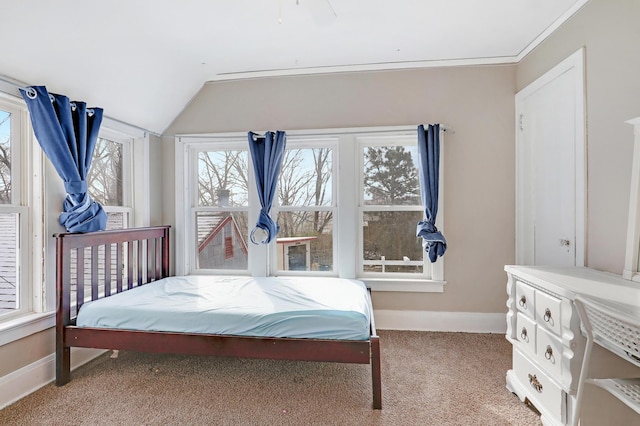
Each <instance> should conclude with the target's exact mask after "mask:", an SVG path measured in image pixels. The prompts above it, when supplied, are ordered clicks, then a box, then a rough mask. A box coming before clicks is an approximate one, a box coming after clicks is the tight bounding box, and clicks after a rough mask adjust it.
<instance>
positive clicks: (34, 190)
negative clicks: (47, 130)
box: [0, 93, 55, 345]
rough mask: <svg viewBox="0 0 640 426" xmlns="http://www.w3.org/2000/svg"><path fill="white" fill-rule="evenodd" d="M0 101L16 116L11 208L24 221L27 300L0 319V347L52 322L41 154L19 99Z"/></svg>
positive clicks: (22, 252) (6, 97)
mask: <svg viewBox="0 0 640 426" xmlns="http://www.w3.org/2000/svg"><path fill="white" fill-rule="evenodd" d="M0 101H1V102H2V103H3V104H5V105H7V106H8V107H10V108H11V109H13V110H14V111H15V112H17V113H18V116H19V119H18V120H19V123H18V125H19V127H20V135H19V138H20V147H21V149H20V150H19V152H16V157H14V159H15V158H17V159H18V160H17V162H18V164H20V176H18V177H17V178H18V188H17V190H18V191H20V192H21V194H20V198H21V200H20V203H19V204H20V206H17V207H15V208H17V209H18V210H20V211H21V212H22V215H23V217H24V218H27V221H28V223H27V225H26V226H25V227H24V228H22V229H21V240H20V253H19V256H20V258H21V260H20V268H21V271H20V274H21V285H23V286H24V287H23V290H26V295H27V297H28V301H27V303H26V304H27V306H26V308H25V310H21V311H19V312H16V313H15V314H7V315H3V317H2V320H0V345H4V344H7V343H10V342H13V341H15V340H18V339H21V338H24V337H26V336H28V335H30V334H33V333H37V332H40V331H42V330H45V329H47V328H50V327H51V326H52V325H54V324H55V321H54V313H53V312H52V310H49V309H48V307H47V304H46V300H45V298H44V295H45V294H46V290H45V286H44V283H45V280H44V257H43V251H44V238H45V237H44V232H45V231H44V223H43V220H42V218H43V202H44V201H43V189H44V183H43V165H44V162H43V154H42V151H41V149H40V147H39V145H38V144H37V141H36V139H35V137H34V136H33V130H32V128H31V122H30V119H29V115H28V110H27V106H26V105H25V104H24V102H23V101H22V99H20V98H18V97H15V96H11V95H7V94H5V93H0ZM12 127H13V126H12ZM13 130H14V129H13V128H12V131H13ZM25 165H27V167H24V166H25ZM54 306H55V304H54Z"/></svg>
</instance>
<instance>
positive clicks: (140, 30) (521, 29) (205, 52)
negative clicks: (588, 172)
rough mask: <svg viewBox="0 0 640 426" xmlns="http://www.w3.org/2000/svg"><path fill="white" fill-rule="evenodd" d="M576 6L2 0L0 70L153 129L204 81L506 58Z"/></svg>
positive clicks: (474, 1)
mask: <svg viewBox="0 0 640 426" xmlns="http://www.w3.org/2000/svg"><path fill="white" fill-rule="evenodd" d="M587 1H588V0H329V2H327V0H227V1H224V0H180V1H178V0H108V1H98V0H85V1H80V0H55V1H50V0H13V1H9V0H4V1H3V2H2V7H1V8H0V36H1V39H2V53H1V54H0V75H1V76H4V77H5V80H7V79H10V80H13V81H17V82H19V83H25V84H34V85H46V86H47V88H48V89H49V90H50V91H52V92H55V93H62V94H66V95H68V96H69V97H70V98H73V99H77V100H85V101H87V103H89V104H90V105H91V106H101V107H103V108H104V109H105V115H106V116H108V117H110V118H113V119H116V120H120V121H123V122H126V123H130V124H133V125H135V126H138V127H140V128H143V129H146V130H150V131H152V132H156V133H161V132H162V131H163V130H164V129H165V128H166V127H167V126H168V125H169V124H170V123H171V121H172V120H173V119H174V118H175V117H176V116H177V115H178V114H179V113H180V111H182V109H183V108H184V106H185V105H186V104H187V103H188V102H189V100H190V99H191V98H192V97H193V96H194V95H195V94H196V93H197V92H198V90H199V89H200V88H201V87H202V85H203V84H204V83H205V82H207V81H211V80H222V79H235V78H247V77H258V76H269V75H287V74H308V73H318V72H336V71H358V70H381V69H397V68H417V67H425V66H436V65H452V64H454V65H455V64H476V63H510V62H516V61H518V60H519V59H520V58H522V57H523V56H524V55H525V54H526V53H528V52H529V51H530V50H531V49H532V48H533V47H535V45H537V44H538V43H539V42H540V41H541V40H543V39H544V38H545V37H546V36H547V35H548V34H549V33H551V32H552V31H553V30H555V29H556V28H557V27H558V26H559V25H560V24H561V23H562V22H564V21H565V20H566V19H568V18H569V17H570V16H571V15H572V14H573V13H575V12H576V11H577V10H578V9H579V8H580V7H581V6H583V5H584V4H585V3H586V2H587ZM334 12H335V13H334Z"/></svg>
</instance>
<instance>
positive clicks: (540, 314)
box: [535, 291, 562, 336]
mask: <svg viewBox="0 0 640 426" xmlns="http://www.w3.org/2000/svg"><path fill="white" fill-rule="evenodd" d="M535 298H536V300H535V312H536V315H535V319H536V322H537V323H538V325H540V326H541V327H542V328H544V329H546V330H549V331H550V332H552V333H553V334H555V335H556V336H560V334H561V333H560V330H561V325H562V323H561V322H560V304H561V300H560V299H558V298H555V297H553V296H551V295H548V294H546V293H543V292H541V291H536V293H535Z"/></svg>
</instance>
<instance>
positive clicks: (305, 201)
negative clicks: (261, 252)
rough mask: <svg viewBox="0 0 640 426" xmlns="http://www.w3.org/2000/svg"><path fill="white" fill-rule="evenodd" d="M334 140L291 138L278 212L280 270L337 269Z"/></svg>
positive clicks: (281, 174) (277, 268)
mask: <svg viewBox="0 0 640 426" xmlns="http://www.w3.org/2000/svg"><path fill="white" fill-rule="evenodd" d="M332 142H333V141H331V140H327V141H322V140H301V139H300V138H298V140H296V138H295V137H292V138H288V142H287V146H288V148H287V150H286V151H285V154H284V158H283V161H282V170H281V172H280V177H279V179H278V199H277V200H276V203H274V204H276V205H275V207H274V209H273V211H272V215H274V216H275V217H276V218H277V223H278V225H279V226H280V232H279V233H278V237H277V238H276V258H277V260H276V268H275V269H276V271H278V272H283V271H297V272H299V271H333V265H334V253H335V250H334V238H333V219H334V217H335V210H336V201H335V196H334V192H335V191H334V188H333V184H334V182H333V179H332V176H333V175H335V170H334V162H333V153H334V151H335V145H332ZM333 144H335V142H333Z"/></svg>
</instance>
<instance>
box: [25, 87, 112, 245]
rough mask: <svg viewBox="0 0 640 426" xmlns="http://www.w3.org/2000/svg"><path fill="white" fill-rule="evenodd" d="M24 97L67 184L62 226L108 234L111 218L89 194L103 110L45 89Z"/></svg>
mask: <svg viewBox="0 0 640 426" xmlns="http://www.w3.org/2000/svg"><path fill="white" fill-rule="evenodd" d="M20 93H21V94H22V97H23V98H24V100H25V102H26V103H27V108H28V109H29V114H30V117H31V123H32V125H33V131H34V133H35V135H36V139H37V140H38V143H39V144H40V147H41V148H42V150H43V151H44V153H45V154H46V156H47V157H48V158H49V160H50V161H51V164H53V167H54V168H55V169H56V171H57V172H58V175H59V176H60V177H61V178H62V180H63V181H64V188H65V191H66V192H67V195H66V197H65V199H64V202H63V206H62V207H63V212H62V213H61V214H60V218H59V221H60V224H61V225H62V226H64V227H65V228H66V229H67V231H68V232H93V231H101V230H104V229H105V228H106V225H107V214H106V212H105V211H104V209H103V208H102V206H101V205H100V203H98V202H96V201H94V200H92V199H91V197H90V196H89V194H88V192H87V176H88V174H89V168H90V167H91V160H92V158H93V150H94V148H95V145H96V142H97V141H98V132H99V131H100V124H101V123H102V116H103V110H102V108H87V105H86V103H84V102H78V101H74V102H71V101H69V98H67V97H66V96H63V95H57V94H53V93H49V92H48V91H47V88H46V87H45V86H31V87H26V88H23V89H20Z"/></svg>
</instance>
